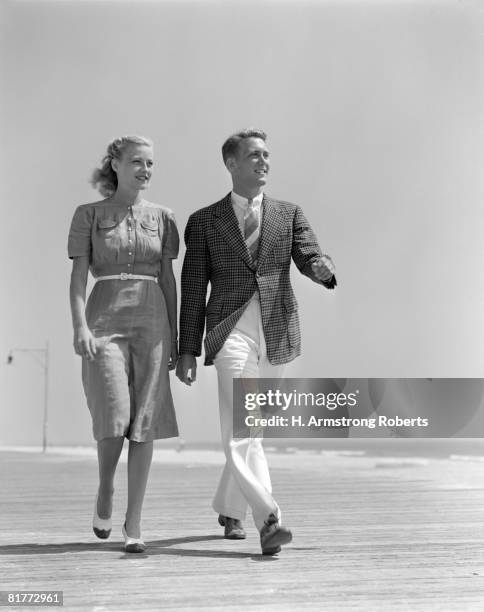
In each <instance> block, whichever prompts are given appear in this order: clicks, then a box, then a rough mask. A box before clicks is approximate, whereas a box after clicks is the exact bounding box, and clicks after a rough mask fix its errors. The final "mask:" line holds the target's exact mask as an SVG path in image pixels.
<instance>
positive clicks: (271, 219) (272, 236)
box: [257, 196, 283, 266]
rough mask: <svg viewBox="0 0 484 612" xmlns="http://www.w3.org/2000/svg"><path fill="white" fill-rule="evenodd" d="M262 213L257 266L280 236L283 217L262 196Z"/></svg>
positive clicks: (269, 201) (270, 202)
mask: <svg viewBox="0 0 484 612" xmlns="http://www.w3.org/2000/svg"><path fill="white" fill-rule="evenodd" d="M262 206H263V214H262V225H261V231H260V237H259V240H260V242H259V255H258V261H257V266H259V265H260V264H261V263H262V262H263V261H264V259H265V257H267V255H268V254H269V253H270V252H271V251H272V249H273V247H274V244H275V243H276V242H277V241H278V240H280V238H281V229H282V227H283V218H282V217H281V214H280V212H279V210H278V208H277V207H276V206H275V205H274V203H273V202H272V201H271V200H269V199H268V198H266V197H265V196H264V198H263V200H262Z"/></svg>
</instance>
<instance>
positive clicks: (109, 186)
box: [90, 136, 153, 198]
mask: <svg viewBox="0 0 484 612" xmlns="http://www.w3.org/2000/svg"><path fill="white" fill-rule="evenodd" d="M130 145H146V146H148V147H152V146H153V143H152V142H151V140H150V139H149V138H144V136H121V137H120V138H115V139H114V140H113V141H112V142H110V143H109V145H108V148H107V151H106V155H105V156H104V157H103V159H102V162H101V167H100V168H96V169H95V170H94V172H93V173H92V177H91V181H90V182H91V185H92V186H93V187H94V189H97V190H98V191H99V193H100V194H101V195H102V196H104V197H105V198H108V197H109V196H111V195H113V193H114V192H115V191H116V189H117V188H118V176H117V174H116V172H115V171H114V170H113V167H112V165H111V162H112V161H113V159H121V158H122V156H123V153H124V151H125V150H126V149H127V148H128V147H129V146H130Z"/></svg>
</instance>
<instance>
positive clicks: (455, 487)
mask: <svg viewBox="0 0 484 612" xmlns="http://www.w3.org/2000/svg"><path fill="white" fill-rule="evenodd" d="M164 453H165V455H164V456H165V458H166V460H164V459H163V457H162V458H161V460H160V461H159V462H156V463H154V464H153V469H152V473H151V477H150V483H149V489H148V494H147V499H146V504H145V512H144V519H143V535H144V537H145V540H146V541H147V543H148V544H149V549H148V551H147V554H144V555H127V554H125V553H124V551H123V549H122V537H121V533H120V528H121V524H122V521H123V518H122V517H123V509H124V504H125V500H126V486H125V465H120V469H119V471H118V475H117V481H116V493H115V510H114V515H113V519H114V528H113V534H112V535H111V538H110V539H109V540H108V541H106V542H103V541H100V540H97V539H96V538H95V537H94V535H93V534H92V531H91V527H90V521H91V512H92V506H93V499H94V494H95V487H96V470H97V466H96V461H95V457H94V456H85V457H83V456H76V455H68V454H57V453H55V451H50V452H48V453H47V454H46V455H42V454H40V453H25V452H23V453H22V452H12V451H8V452H6V451H4V452H0V474H1V485H2V486H1V509H2V513H1V528H0V584H1V586H0V589H1V590H7V589H14V590H30V591H32V590H37V589H42V590H61V591H63V592H64V609H66V610H72V611H76V610H79V611H81V610H82V611H86V610H92V611H96V612H100V611H102V610H109V611H118V610H119V611H122V610H133V611H134V610H176V611H183V610H222V609H223V610H229V611H239V610H244V611H252V610H254V611H265V610H278V611H281V610H282V611H286V610H287V611H289V610H291V611H293V610H325V611H330V612H331V611H333V610H335V611H339V610H358V611H360V610H364V611H371V612H377V611H382V612H383V611H384V612H393V611H400V610H409V611H412V612H418V611H420V610H424V611H428V610H439V612H444V611H451V612H454V611H455V612H462V611H465V610H476V611H477V610H479V611H481V610H482V609H484V462H479V461H451V460H449V459H426V460H421V461H418V460H395V461H392V460H390V459H385V458H371V457H367V456H361V457H359V456H341V455H329V456H325V455H321V454H316V453H314V454H313V455H311V454H310V453H304V454H301V455H276V454H274V455H271V456H270V463H271V466H273V467H272V474H273V484H274V490H275V492H276V497H277V499H278V500H279V502H280V504H281V506H282V508H283V512H284V522H285V523H286V524H287V525H288V526H290V527H291V528H292V529H293V531H294V540H293V542H292V544H290V545H289V546H287V547H285V548H284V549H283V552H282V554H281V555H279V556H278V557H273V558H271V557H262V556H261V555H260V549H259V543H258V537H257V534H256V531H255V528H254V527H253V525H252V521H251V520H249V519H248V520H247V523H246V524H247V528H248V532H249V536H248V538H247V540H245V541H228V540H224V539H223V538H222V537H221V529H220V528H219V527H218V525H217V523H216V516H215V514H214V513H213V512H212V510H211V508H210V499H211V495H212V493H213V491H214V486H215V484H216V481H217V478H218V475H219V472H220V465H219V464H220V461H221V456H218V455H214V454H213V453H212V454H210V453H203V452H200V453H198V454H197V453H196V452H192V451H187V452H183V453H178V454H177V453H175V452H174V451H164ZM214 456H215V459H214ZM24 609H32V608H24ZM49 609H53V608H49Z"/></svg>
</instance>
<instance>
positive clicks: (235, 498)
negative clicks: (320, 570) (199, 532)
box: [212, 299, 284, 531]
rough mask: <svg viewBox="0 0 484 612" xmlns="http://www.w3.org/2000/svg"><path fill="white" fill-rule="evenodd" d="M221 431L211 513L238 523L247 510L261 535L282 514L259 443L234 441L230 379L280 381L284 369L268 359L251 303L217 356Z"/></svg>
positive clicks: (257, 306)
mask: <svg viewBox="0 0 484 612" xmlns="http://www.w3.org/2000/svg"><path fill="white" fill-rule="evenodd" d="M214 364H215V367H216V369H217V375H218V394H219V409H220V429H221V434H222V444H223V448H224V452H225V456H226V463H225V467H224V470H223V472H222V476H221V478H220V482H219V485H218V488H217V491H216V493H215V497H214V500H213V504H212V507H213V509H214V510H215V512H217V513H218V514H222V515H224V516H230V517H232V518H236V519H240V520H243V519H245V515H246V512H247V506H250V508H251V510H252V516H253V518H254V522H255V525H256V527H257V529H258V530H259V531H260V530H261V528H262V527H263V525H264V521H265V520H266V519H267V517H268V516H269V514H271V513H273V514H275V515H276V516H277V517H278V519H279V521H280V520H281V511H280V509H279V506H278V505H277V503H276V502H275V500H274V498H273V497H272V485H271V479H270V475H269V467H268V465H267V460H266V457H265V454H264V449H263V448H262V439H261V438H260V437H255V438H244V439H235V440H234V437H233V379H234V378H244V377H245V378H281V376H282V372H283V370H284V364H283V365H272V364H271V363H269V361H268V359H267V353H266V343H265V339H264V332H263V329H262V318H261V312H260V303H259V300H258V299H252V300H251V302H249V304H248V306H247V308H246V309H245V311H244V313H243V315H242V316H241V318H240V319H239V321H238V323H237V326H236V327H235V328H234V329H233V330H232V332H231V333H230V335H229V337H228V338H227V340H226V341H225V343H224V345H223V347H222V348H221V349H220V351H219V352H218V353H217V355H216V357H215V359H214Z"/></svg>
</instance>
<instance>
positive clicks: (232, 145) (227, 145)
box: [222, 128, 267, 164]
mask: <svg viewBox="0 0 484 612" xmlns="http://www.w3.org/2000/svg"><path fill="white" fill-rule="evenodd" d="M246 138H261V139H262V140H263V141H264V142H265V141H266V140H267V134H266V133H265V132H264V131H263V130H259V129H257V128H247V129H245V130H240V132H237V133H236V134H232V136H229V137H228V138H227V140H226V141H225V142H224V143H223V145H222V157H223V160H224V164H226V163H227V159H228V158H229V157H235V156H236V155H237V152H238V149H239V145H240V143H241V142H242V140H245V139H246Z"/></svg>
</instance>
